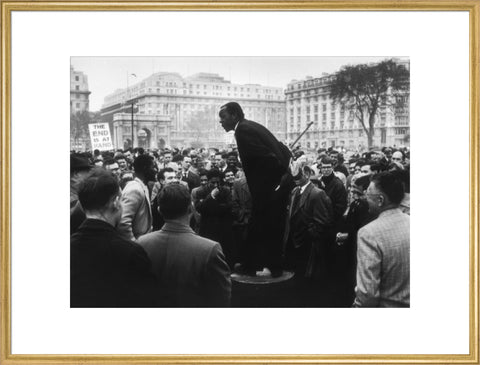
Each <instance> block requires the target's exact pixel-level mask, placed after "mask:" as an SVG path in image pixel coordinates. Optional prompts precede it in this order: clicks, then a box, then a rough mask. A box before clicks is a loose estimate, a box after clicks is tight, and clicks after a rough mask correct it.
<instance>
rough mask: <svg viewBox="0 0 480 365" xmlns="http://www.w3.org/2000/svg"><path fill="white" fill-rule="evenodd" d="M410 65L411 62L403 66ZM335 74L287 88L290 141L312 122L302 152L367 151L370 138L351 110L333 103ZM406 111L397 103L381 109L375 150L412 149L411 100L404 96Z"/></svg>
mask: <svg viewBox="0 0 480 365" xmlns="http://www.w3.org/2000/svg"><path fill="white" fill-rule="evenodd" d="M404 64H405V66H407V67H408V66H409V65H408V61H407V62H405V63H404ZM332 77H333V74H323V75H322V76H321V77H316V78H313V77H306V78H305V79H304V80H300V81H298V80H293V81H292V82H290V83H289V84H288V85H287V89H286V91H285V96H286V115H287V138H286V139H287V141H288V142H289V143H291V142H293V141H294V140H295V139H296V138H297V137H298V136H299V135H300V134H301V132H302V131H304V130H305V128H306V127H307V125H308V124H309V123H310V122H313V125H312V126H311V127H310V128H309V129H308V131H307V133H305V135H304V136H303V137H302V138H301V140H300V144H301V146H302V148H307V149H312V150H313V149H315V150H317V149H318V148H322V147H323V148H328V147H337V148H338V147H343V148H345V149H349V150H358V149H364V148H366V147H367V145H368V144H367V134H366V133H365V131H364V129H363V127H362V125H361V123H360V122H359V121H358V120H357V119H356V118H355V117H354V115H353V114H352V113H350V112H349V110H346V108H345V107H344V106H342V105H340V104H339V103H334V102H333V100H332V99H331V98H330V95H329V92H328V85H329V84H330V82H331V80H332ZM402 97H403V98H404V100H402V104H403V107H402V106H400V103H395V102H394V101H393V102H392V103H389V104H393V106H388V107H386V106H384V107H381V108H380V109H379V112H378V113H377V115H376V118H377V121H376V124H375V133H374V139H373V146H374V147H378V148H380V147H384V146H397V147H398V146H401V145H406V146H408V145H409V136H410V113H409V96H408V95H404V96H402Z"/></svg>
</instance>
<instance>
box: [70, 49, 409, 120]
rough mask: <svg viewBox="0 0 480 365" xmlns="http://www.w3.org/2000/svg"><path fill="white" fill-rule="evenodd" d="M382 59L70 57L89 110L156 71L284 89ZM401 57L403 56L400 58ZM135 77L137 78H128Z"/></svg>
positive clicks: (381, 58)
mask: <svg viewBox="0 0 480 365" xmlns="http://www.w3.org/2000/svg"><path fill="white" fill-rule="evenodd" d="M391 57H394V56H385V57H72V58H71V63H72V65H73V67H74V69H75V70H76V71H82V72H83V73H85V74H86V75H87V76H88V86H89V89H90V91H91V94H90V111H98V110H100V108H101V106H102V104H103V99H104V98H105V96H106V95H108V94H111V93H112V92H113V91H115V90H116V89H121V88H125V87H126V86H127V82H128V83H129V85H132V84H134V83H136V82H139V81H141V80H143V79H145V78H146V77H148V76H150V75H152V74H153V73H155V72H178V73H179V74H180V75H181V76H182V77H186V76H190V75H192V74H195V73H198V72H210V73H217V74H219V75H220V76H223V77H224V78H225V79H226V80H229V81H231V82H232V83H234V84H261V85H264V86H277V87H282V88H285V87H286V85H287V84H288V83H289V82H290V81H292V80H293V79H297V80H301V79H304V78H305V77H306V76H313V77H318V76H321V75H322V73H323V72H326V73H331V72H334V71H337V70H339V69H340V67H341V66H343V65H347V64H357V63H368V62H375V61H380V60H383V59H386V58H391ZM400 58H403V57H400ZM132 73H133V74H135V75H136V76H137V78H135V77H133V76H130V77H129V78H128V80H127V75H129V74H132Z"/></svg>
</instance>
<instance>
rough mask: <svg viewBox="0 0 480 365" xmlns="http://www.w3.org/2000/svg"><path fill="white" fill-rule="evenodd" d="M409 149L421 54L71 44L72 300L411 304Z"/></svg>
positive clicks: (143, 304) (81, 303)
mask: <svg viewBox="0 0 480 365" xmlns="http://www.w3.org/2000/svg"><path fill="white" fill-rule="evenodd" d="M66 67H68V65H66ZM65 152H66V151H65ZM65 152H62V153H65ZM410 152H411V151H410V58H409V57H408V56H397V55H394V56H388V55H387V56H375V57H373V56H372V57H366V56H361V57H360V56H351V57H345V56H342V57H334V56H332V57H313V56H310V57H301V56H298V57H273V56H271V57H258V56H256V57H253V56H252V57H249V56H242V57H231V56H229V57H226V56H225V57H165V56H163V57H155V56H138V57H124V56H118V57H113V56H108V57H97V56H95V57H93V56H92V57H87V56H72V57H71V58H70V308H100V307H103V308H118V307H122V308H153V307H160V308H187V307H188V308H205V307H207V308H210V307H232V308H352V307H355V308H360V307H369V308H375V307H389V308H410V280H411V278H410V163H411V161H410Z"/></svg>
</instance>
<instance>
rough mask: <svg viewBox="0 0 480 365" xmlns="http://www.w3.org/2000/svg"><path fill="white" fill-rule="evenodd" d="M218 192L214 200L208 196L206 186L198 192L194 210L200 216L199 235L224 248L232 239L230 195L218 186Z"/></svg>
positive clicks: (228, 191) (225, 188)
mask: <svg viewBox="0 0 480 365" xmlns="http://www.w3.org/2000/svg"><path fill="white" fill-rule="evenodd" d="M219 190H220V191H219V193H218V195H217V197H216V198H215V199H214V198H212V196H211V194H210V193H211V191H212V189H211V188H208V185H207V187H206V188H205V189H203V190H201V191H200V192H199V196H198V198H199V200H197V205H196V207H195V208H196V210H197V211H198V213H200V216H201V219H200V230H199V234H200V235H201V236H202V237H206V238H209V239H211V240H214V241H217V242H220V244H221V245H222V247H226V245H228V244H229V243H230V242H231V241H232V239H233V237H232V224H233V217H232V193H231V191H230V189H228V188H227V187H225V186H220V187H219ZM224 253H225V254H227V253H226V252H224Z"/></svg>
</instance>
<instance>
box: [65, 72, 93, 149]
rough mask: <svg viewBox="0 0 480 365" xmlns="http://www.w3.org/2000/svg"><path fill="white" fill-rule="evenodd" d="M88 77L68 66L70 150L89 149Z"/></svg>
mask: <svg viewBox="0 0 480 365" xmlns="http://www.w3.org/2000/svg"><path fill="white" fill-rule="evenodd" d="M89 95H90V91H89V90H88V77H87V75H85V74H84V73H83V72H81V71H75V70H74V68H73V66H70V148H71V149H72V150H80V151H83V150H86V149H88V148H90V137H89V135H88V127H87V125H88V120H89V119H91V113H90V112H89Z"/></svg>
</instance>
